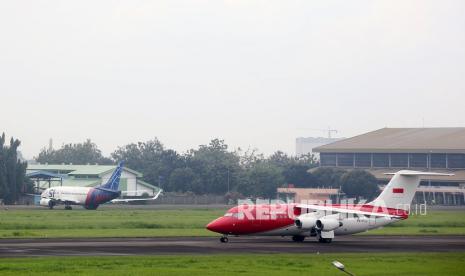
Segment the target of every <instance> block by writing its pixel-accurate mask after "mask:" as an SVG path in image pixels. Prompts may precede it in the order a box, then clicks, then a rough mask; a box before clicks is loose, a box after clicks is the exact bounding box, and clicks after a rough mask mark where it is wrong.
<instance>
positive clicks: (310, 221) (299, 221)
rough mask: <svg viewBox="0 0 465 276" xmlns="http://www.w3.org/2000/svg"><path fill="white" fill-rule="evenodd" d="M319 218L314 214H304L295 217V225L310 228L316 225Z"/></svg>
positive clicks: (300, 227)
mask: <svg viewBox="0 0 465 276" xmlns="http://www.w3.org/2000/svg"><path fill="white" fill-rule="evenodd" d="M316 221H317V218H316V217H315V216H314V215H313V214H304V215H301V216H299V217H298V218H296V219H295V221H294V223H295V226H297V228H299V229H305V230H310V229H312V228H313V227H315V225H316Z"/></svg>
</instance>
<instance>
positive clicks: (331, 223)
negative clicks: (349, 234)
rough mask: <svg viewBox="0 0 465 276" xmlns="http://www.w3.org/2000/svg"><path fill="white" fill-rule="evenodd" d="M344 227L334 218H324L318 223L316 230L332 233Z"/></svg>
mask: <svg viewBox="0 0 465 276" xmlns="http://www.w3.org/2000/svg"><path fill="white" fill-rule="evenodd" d="M341 226H342V222H340V221H339V220H338V219H336V218H334V217H328V216H326V217H322V218H320V219H319V220H317V221H316V228H317V229H318V230H321V231H332V230H335V229H337V228H339V227H341Z"/></svg>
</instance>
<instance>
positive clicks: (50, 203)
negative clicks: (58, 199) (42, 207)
mask: <svg viewBox="0 0 465 276" xmlns="http://www.w3.org/2000/svg"><path fill="white" fill-rule="evenodd" d="M53 206H55V204H54V203H53V201H50V202H49V203H48V208H50V209H53Z"/></svg>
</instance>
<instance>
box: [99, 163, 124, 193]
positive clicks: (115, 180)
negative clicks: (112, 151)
mask: <svg viewBox="0 0 465 276" xmlns="http://www.w3.org/2000/svg"><path fill="white" fill-rule="evenodd" d="M122 171H123V162H119V163H118V166H117V167H116V169H115V171H114V172H113V174H112V175H111V177H110V179H108V181H107V183H105V184H103V185H102V186H100V187H102V188H105V189H109V190H113V191H117V190H118V188H119V180H120V177H121V172H122Z"/></svg>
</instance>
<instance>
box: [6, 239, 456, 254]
mask: <svg viewBox="0 0 465 276" xmlns="http://www.w3.org/2000/svg"><path fill="white" fill-rule="evenodd" d="M332 252H334V253H335V252H338V253H340V252H368V253H369V252H465V236H341V237H336V239H335V240H334V241H333V242H332V243H329V244H321V243H318V242H316V240H315V239H314V238H308V239H307V240H306V241H305V242H302V243H296V242H292V241H290V238H289V237H286V238H281V237H230V239H229V243H220V242H219V240H218V238H213V237H171V238H91V239H90V238H89V239H88V238H86V239H3V240H0V257H27V256H112V255H173V254H242V253H263V254H266V253H332Z"/></svg>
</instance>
